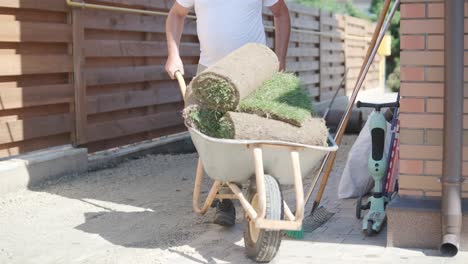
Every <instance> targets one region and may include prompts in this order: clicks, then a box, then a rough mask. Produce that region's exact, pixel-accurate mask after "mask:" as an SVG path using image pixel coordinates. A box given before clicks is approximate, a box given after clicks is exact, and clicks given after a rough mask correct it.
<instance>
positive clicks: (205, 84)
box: [191, 43, 279, 111]
mask: <svg viewBox="0 0 468 264" xmlns="http://www.w3.org/2000/svg"><path fill="white" fill-rule="evenodd" d="M278 69H279V62H278V57H277V56H276V54H275V53H274V52H273V51H272V50H271V49H270V48H268V47H267V46H265V45H261V44H255V43H249V44H246V45H244V46H242V47H241V48H239V49H237V50H235V51H233V52H232V53H230V54H229V55H227V56H226V57H224V58H223V59H221V60H219V61H218V62H217V63H216V64H214V65H213V66H211V67H209V68H207V69H206V70H204V71H203V72H202V73H200V74H199V75H198V76H196V77H195V78H194V79H193V81H192V83H191V88H192V89H193V93H194V95H195V96H196V97H197V99H198V100H199V101H200V102H202V104H203V105H206V106H208V107H209V108H211V109H215V110H220V111H232V110H235V109H236V108H237V106H238V104H239V102H240V101H241V100H242V99H244V98H246V97H247V96H249V95H250V94H251V93H252V92H253V91H254V90H255V89H257V88H258V87H260V86H261V85H262V84H263V83H264V82H265V81H267V80H269V79H271V77H272V76H273V74H274V73H276V72H277V71H278Z"/></svg>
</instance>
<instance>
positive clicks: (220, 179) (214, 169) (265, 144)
mask: <svg viewBox="0 0 468 264" xmlns="http://www.w3.org/2000/svg"><path fill="white" fill-rule="evenodd" d="M175 75H176V78H177V80H178V82H179V86H180V90H181V93H182V95H183V97H184V98H185V91H186V83H185V80H184V78H183V76H182V74H181V73H180V72H176V74H175ZM187 128H188V131H189V133H190V136H191V137H192V141H193V143H194V145H195V148H196V149H197V152H198V154H199V159H198V166H197V171H196V178H195V187H194V190H193V204H192V205H193V210H194V211H195V212H196V213H197V214H200V215H204V214H205V213H206V212H207V211H208V209H209V208H210V207H211V205H212V203H213V201H214V199H219V200H222V199H238V200H239V202H240V204H241V205H242V207H243V209H244V211H245V221H244V222H245V224H244V243H245V248H246V251H247V256H248V257H250V258H251V259H253V260H255V261H257V262H269V261H271V260H272V259H273V258H274V257H275V255H276V253H277V251H278V249H279V246H280V244H281V238H282V234H281V233H282V232H281V230H301V228H302V220H303V218H304V206H305V205H304V188H303V184H302V178H303V175H307V174H309V173H311V172H312V171H313V170H314V168H315V167H317V165H318V164H319V163H320V161H321V160H322V158H323V157H324V156H325V155H326V154H327V153H328V152H332V151H337V150H338V146H337V145H336V143H335V141H334V140H333V138H331V137H329V139H328V146H326V147H325V146H310V145H303V144H296V143H291V142H283V141H272V140H234V139H219V138H212V137H209V136H206V135H204V134H202V133H200V132H199V131H198V130H196V129H194V128H192V127H190V126H188V125H187ZM204 172H206V174H207V175H208V176H209V177H210V178H211V179H213V180H214V183H213V185H212V187H211V189H210V191H209V193H208V196H207V198H206V200H205V202H204V203H203V206H201V207H200V206H199V204H200V192H201V185H202V182H203V175H204ZM246 183H247V184H248V188H247V192H246V194H245V195H244V193H243V192H242V190H241V188H240V187H239V186H241V185H242V184H246ZM281 185H294V189H295V194H296V195H295V196H296V210H295V213H292V211H291V209H290V208H289V206H288V205H287V203H286V202H285V201H284V200H283V197H282V193H281ZM221 188H222V189H224V190H225V191H223V192H221V193H220V192H219V190H220V189H221Z"/></svg>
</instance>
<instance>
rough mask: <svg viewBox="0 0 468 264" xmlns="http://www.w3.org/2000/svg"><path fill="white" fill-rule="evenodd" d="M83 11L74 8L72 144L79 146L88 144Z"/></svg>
mask: <svg viewBox="0 0 468 264" xmlns="http://www.w3.org/2000/svg"><path fill="white" fill-rule="evenodd" d="M82 12H83V11H82V10H81V9H77V8H74V9H73V10H72V17H73V19H72V20H73V83H74V91H75V92H74V95H75V97H74V98H75V100H74V102H72V104H74V107H73V108H72V109H73V110H74V113H72V114H74V120H75V123H74V133H73V135H74V136H73V138H72V142H73V145H75V146H78V145H82V144H84V143H86V125H87V113H86V84H85V80H84V75H83V67H84V52H83V46H84V26H83V23H82V22H83V19H82Z"/></svg>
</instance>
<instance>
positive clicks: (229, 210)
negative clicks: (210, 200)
mask: <svg viewBox="0 0 468 264" xmlns="http://www.w3.org/2000/svg"><path fill="white" fill-rule="evenodd" d="M213 222H214V223H215V224H218V225H221V226H233V225H234V224H235V223H236V208H235V207H234V204H233V203H232V201H231V200H228V199H223V200H222V201H219V202H217V204H216V213H215V218H214V221H213Z"/></svg>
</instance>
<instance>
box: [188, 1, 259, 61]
mask: <svg viewBox="0 0 468 264" xmlns="http://www.w3.org/2000/svg"><path fill="white" fill-rule="evenodd" d="M194 8H195V13H196V15H197V32H198V38H199V40H200V49H201V54H200V64H202V65H204V66H211V65H212V64H214V63H215V62H216V61H218V60H219V59H221V58H222V57H224V56H226V55H227V54H229V53H231V52H232V51H234V50H236V49H238V48H240V47H242V46H243V45H245V44H247V43H251V42H254V43H261V44H265V43H266V40H265V31H264V27H263V21H262V8H263V0H194Z"/></svg>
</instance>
